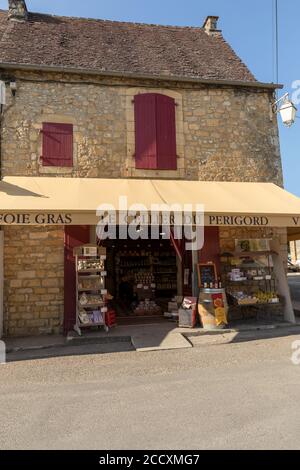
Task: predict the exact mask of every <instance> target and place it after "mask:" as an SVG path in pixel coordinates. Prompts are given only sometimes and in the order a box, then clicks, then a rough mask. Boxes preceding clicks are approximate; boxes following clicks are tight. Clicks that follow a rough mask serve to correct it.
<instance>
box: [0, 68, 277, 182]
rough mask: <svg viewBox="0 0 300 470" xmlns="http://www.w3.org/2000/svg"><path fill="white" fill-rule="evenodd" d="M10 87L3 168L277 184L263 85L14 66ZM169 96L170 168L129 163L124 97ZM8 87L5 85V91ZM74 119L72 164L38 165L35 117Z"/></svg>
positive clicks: (128, 110)
mask: <svg viewBox="0 0 300 470" xmlns="http://www.w3.org/2000/svg"><path fill="white" fill-rule="evenodd" d="M15 75H16V77H17V87H18V88H17V93H16V96H15V97H14V98H13V97H12V96H11V97H9V102H8V106H7V107H6V110H5V114H4V117H3V124H2V125H3V141H2V171H3V176H7V175H15V176H17V175H21V176H24V175H28V176H30V175H31V176H43V175H49V174H59V175H65V176H73V177H79V176H81V177H106V178H107V177H111V178H119V177H152V178H183V179H188V180H198V179H200V180H219V181H224V180H227V181H272V182H274V183H277V184H280V185H281V184H282V170H281V160H280V149H279V139H278V129H277V117H276V115H275V114H274V113H272V112H271V106H270V105H271V102H272V101H273V94H272V92H271V91H270V90H265V89H263V90H261V89H254V88H241V87H235V88H233V87H228V86H224V87H216V86H204V85H199V84H182V83H178V82H174V83H170V82H169V83H168V82H161V81H154V80H153V81H149V80H148V81H146V80H144V81H141V80H140V81H137V80H133V79H131V80H129V79H123V80H121V79H116V78H114V79H113V78H111V79H110V78H105V77H102V78H101V77H89V76H77V75H58V74H39V75H35V74H29V73H25V72H15ZM147 91H152V92H153V91H157V92H159V93H164V92H165V93H166V94H168V95H169V96H173V97H175V99H176V104H177V106H176V114H177V119H176V121H177V122H176V126H177V144H178V149H177V153H178V157H179V158H178V171H177V172H175V173H174V172H168V171H154V172H153V171H144V172H137V171H136V170H135V168H134V153H135V148H134V123H133V118H132V116H133V103H132V97H133V96H134V94H135V93H143V92H147ZM8 95H9V93H8ZM47 121H52V122H67V123H72V124H73V125H74V167H73V168H49V167H43V166H42V164H41V159H40V156H41V154H42V147H41V141H42V135H41V132H40V130H41V128H42V123H43V122H47Z"/></svg>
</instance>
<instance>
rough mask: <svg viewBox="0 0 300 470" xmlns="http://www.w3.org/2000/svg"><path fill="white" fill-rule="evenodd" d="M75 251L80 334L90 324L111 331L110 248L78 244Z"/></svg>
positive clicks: (75, 327)
mask: <svg viewBox="0 0 300 470" xmlns="http://www.w3.org/2000/svg"><path fill="white" fill-rule="evenodd" d="M73 254H74V256H75V267H76V323H75V325H74V330H75V331H76V332H77V333H78V334H79V335H81V330H82V329H86V328H95V327H101V328H104V330H105V331H108V329H109V328H108V325H107V324H106V312H107V305H106V304H107V290H106V289H105V278H106V274H107V273H106V271H105V260H106V249H105V248H103V247H99V246H97V245H92V244H88V245H83V246H80V247H76V248H74V251H73Z"/></svg>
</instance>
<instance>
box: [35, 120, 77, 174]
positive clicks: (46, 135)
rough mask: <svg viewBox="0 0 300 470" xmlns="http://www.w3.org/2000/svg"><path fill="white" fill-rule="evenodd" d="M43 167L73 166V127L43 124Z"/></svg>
mask: <svg viewBox="0 0 300 470" xmlns="http://www.w3.org/2000/svg"><path fill="white" fill-rule="evenodd" d="M42 132H43V154H42V163H43V166H65V167H70V166H73V125H72V124H59V123H53V122H44V123H43V131H42Z"/></svg>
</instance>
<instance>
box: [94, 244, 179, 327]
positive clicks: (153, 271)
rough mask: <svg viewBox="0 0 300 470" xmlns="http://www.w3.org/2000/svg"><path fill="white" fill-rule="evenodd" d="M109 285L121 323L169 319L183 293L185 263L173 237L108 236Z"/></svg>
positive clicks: (140, 322)
mask: <svg viewBox="0 0 300 470" xmlns="http://www.w3.org/2000/svg"><path fill="white" fill-rule="evenodd" d="M101 244H102V245H103V246H105V247H106V248H107V266H106V269H107V288H108V291H109V293H110V294H111V295H112V296H113V301H112V305H113V307H114V310H115V311H116V314H117V320H118V324H142V323H153V322H161V321H166V320H165V317H164V312H166V311H168V302H170V301H171V300H172V299H173V298H174V297H175V296H177V295H180V292H179V291H180V279H181V263H180V262H179V260H178V258H177V256H176V252H175V249H174V247H173V245H172V243H171V241H170V240H164V239H161V240H142V239H139V240H130V239H129V240H119V239H117V240H106V241H103V242H102V243H101Z"/></svg>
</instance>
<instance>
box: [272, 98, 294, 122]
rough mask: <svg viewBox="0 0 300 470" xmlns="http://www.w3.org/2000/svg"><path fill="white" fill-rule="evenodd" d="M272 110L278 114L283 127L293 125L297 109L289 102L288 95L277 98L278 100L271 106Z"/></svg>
mask: <svg viewBox="0 0 300 470" xmlns="http://www.w3.org/2000/svg"><path fill="white" fill-rule="evenodd" d="M273 110H274V112H275V113H280V115H281V119H282V122H283V124H284V125H285V126H287V127H291V126H292V125H293V124H294V122H295V120H296V113H297V108H296V106H295V105H294V103H293V102H292V101H291V100H290V97H289V94H288V93H286V94H285V95H284V96H282V97H281V98H279V100H277V101H276V102H275V103H274V104H273Z"/></svg>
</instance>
